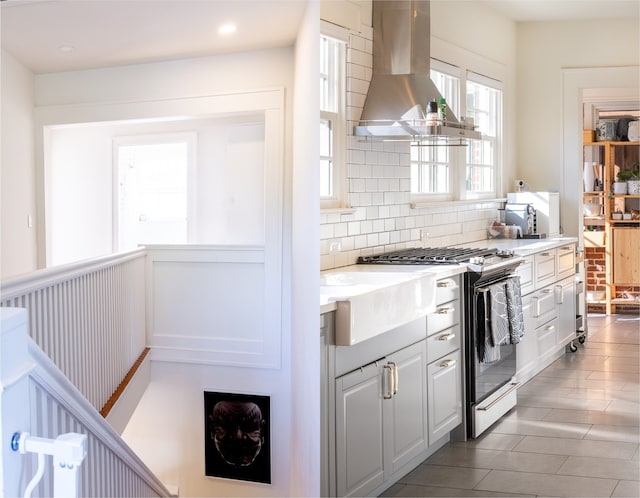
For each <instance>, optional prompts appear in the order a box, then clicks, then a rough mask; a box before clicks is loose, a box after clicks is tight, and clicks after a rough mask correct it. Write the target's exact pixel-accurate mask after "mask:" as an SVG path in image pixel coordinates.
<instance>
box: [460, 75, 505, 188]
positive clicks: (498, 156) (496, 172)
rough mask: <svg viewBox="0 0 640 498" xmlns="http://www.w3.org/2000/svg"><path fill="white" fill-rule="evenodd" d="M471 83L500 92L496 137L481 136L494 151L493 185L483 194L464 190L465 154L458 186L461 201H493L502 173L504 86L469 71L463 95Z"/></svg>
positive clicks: (465, 176) (492, 79)
mask: <svg viewBox="0 0 640 498" xmlns="http://www.w3.org/2000/svg"><path fill="white" fill-rule="evenodd" d="M469 81H471V82H473V83H475V84H478V85H483V86H485V87H488V88H492V89H494V90H497V91H499V92H500V101H499V102H498V103H497V105H498V109H497V111H496V120H497V122H496V123H495V127H496V136H495V137H492V136H491V135H486V134H484V133H483V134H482V139H481V140H482V141H486V142H489V143H492V144H493V148H494V151H495V162H494V164H493V167H492V169H493V182H492V183H493V185H492V190H489V191H485V192H473V191H470V190H467V188H466V178H467V169H468V168H469V167H470V164H469V163H468V161H467V158H466V156H467V154H465V160H464V171H463V172H461V175H460V176H461V178H460V181H461V182H462V184H461V185H460V192H461V196H460V199H461V200H477V199H494V198H496V197H497V196H498V192H499V190H500V189H499V185H500V178H501V172H502V155H503V150H502V144H503V122H504V85H503V83H502V82H501V81H498V80H496V79H494V78H490V77H488V76H484V75H482V74H479V73H477V72H475V71H471V70H469V69H467V70H466V75H465V79H464V82H465V83H464V87H465V93H464V95H465V96H466V95H467V82H469ZM467 114H468V110H467V109H466V98H465V115H467Z"/></svg>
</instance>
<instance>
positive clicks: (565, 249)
mask: <svg viewBox="0 0 640 498" xmlns="http://www.w3.org/2000/svg"><path fill="white" fill-rule="evenodd" d="M560 250H561V251H573V247H571V246H569V247H567V246H565V247H561V248H560Z"/></svg>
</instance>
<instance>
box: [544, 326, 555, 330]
mask: <svg viewBox="0 0 640 498" xmlns="http://www.w3.org/2000/svg"><path fill="white" fill-rule="evenodd" d="M555 329H556V326H555V325H549V326H547V327H546V328H545V330H555Z"/></svg>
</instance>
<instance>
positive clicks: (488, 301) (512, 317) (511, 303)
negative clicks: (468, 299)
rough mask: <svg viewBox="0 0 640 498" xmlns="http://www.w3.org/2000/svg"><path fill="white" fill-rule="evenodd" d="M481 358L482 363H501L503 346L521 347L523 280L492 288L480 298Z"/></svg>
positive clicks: (478, 306) (478, 336) (504, 283)
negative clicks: (515, 345) (499, 361)
mask: <svg viewBox="0 0 640 498" xmlns="http://www.w3.org/2000/svg"><path fill="white" fill-rule="evenodd" d="M477 299H478V301H477V302H476V310H477V312H478V320H477V337H476V340H477V344H478V358H479V359H480V361H481V362H482V363H493V362H495V361H498V360H499V359H500V346H501V345H505V344H518V343H519V342H520V340H521V339H522V337H523V336H524V317H523V314H522V295H521V290H520V277H517V276H516V277H512V278H509V279H508V280H506V281H502V282H499V283H496V284H493V285H491V286H489V287H488V288H487V289H486V291H485V292H479V293H478V295H477Z"/></svg>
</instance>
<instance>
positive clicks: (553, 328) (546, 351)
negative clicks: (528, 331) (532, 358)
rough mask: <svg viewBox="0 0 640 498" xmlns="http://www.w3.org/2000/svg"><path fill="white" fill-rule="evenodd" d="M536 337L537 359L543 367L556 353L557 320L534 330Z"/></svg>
mask: <svg viewBox="0 0 640 498" xmlns="http://www.w3.org/2000/svg"><path fill="white" fill-rule="evenodd" d="M536 335H537V337H538V357H539V359H540V362H541V364H542V365H543V366H546V364H547V362H548V361H549V358H550V357H551V356H552V355H553V354H554V353H555V352H556V351H557V347H558V319H557V318H554V319H553V320H551V321H549V322H547V323H545V324H543V325H541V326H539V327H538V328H537V329H536Z"/></svg>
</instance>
